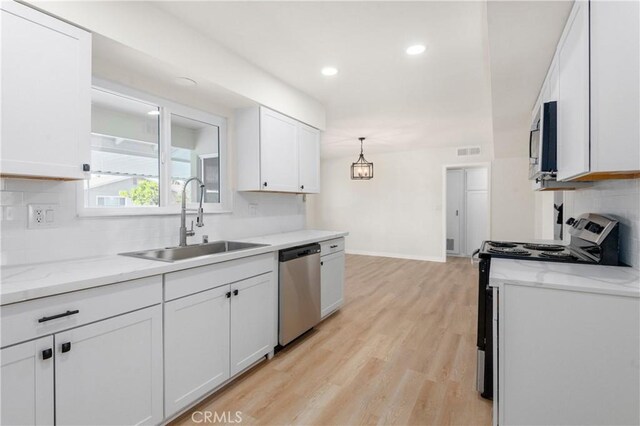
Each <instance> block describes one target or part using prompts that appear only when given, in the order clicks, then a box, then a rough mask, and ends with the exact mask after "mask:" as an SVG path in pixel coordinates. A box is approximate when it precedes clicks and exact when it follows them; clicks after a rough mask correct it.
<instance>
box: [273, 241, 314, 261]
mask: <svg viewBox="0 0 640 426" xmlns="http://www.w3.org/2000/svg"><path fill="white" fill-rule="evenodd" d="M316 253H320V244H317V243H316V244H308V245H305V246H300V247H293V248H290V249H286V250H280V255H279V260H280V262H288V261H290V260H295V259H299V258H301V257H306V256H311V255H313V254H316Z"/></svg>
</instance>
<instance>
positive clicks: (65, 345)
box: [61, 342, 71, 353]
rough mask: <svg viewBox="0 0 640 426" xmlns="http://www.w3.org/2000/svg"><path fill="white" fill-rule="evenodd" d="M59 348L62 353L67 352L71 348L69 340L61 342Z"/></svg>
mask: <svg viewBox="0 0 640 426" xmlns="http://www.w3.org/2000/svg"><path fill="white" fill-rule="evenodd" d="M61 348H62V352H63V353H64V352H69V351H70V350H71V342H67V343H63V344H62V346H61Z"/></svg>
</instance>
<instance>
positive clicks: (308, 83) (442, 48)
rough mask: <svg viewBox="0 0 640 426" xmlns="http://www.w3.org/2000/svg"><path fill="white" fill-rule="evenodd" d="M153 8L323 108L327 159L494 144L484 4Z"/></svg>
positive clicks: (253, 4) (188, 5)
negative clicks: (327, 71)
mask: <svg viewBox="0 0 640 426" xmlns="http://www.w3.org/2000/svg"><path fill="white" fill-rule="evenodd" d="M154 4H155V5H156V6H157V7H159V8H162V9H164V10H165V11H167V12H169V13H171V14H173V15H174V16H176V17H178V18H179V19H181V20H182V21H184V22H186V23H188V24H189V25H190V26H191V27H193V28H195V29H197V30H199V31H201V32H203V33H205V34H207V35H208V36H209V37H210V38H212V39H214V40H215V41H217V42H219V43H220V44H222V45H223V46H226V47H227V48H228V49H229V50H231V51H233V52H235V53H237V54H239V55H240V56H242V57H244V58H245V59H247V60H249V61H251V62H253V63H254V64H256V65H257V66H259V67H260V68H263V69H264V70H266V71H267V72H269V73H271V74H272V75H274V76H276V77H278V78H280V79H281V80H283V81H284V82H286V83H289V84H290V85H292V86H294V87H296V88H298V89H300V90H302V91H304V92H305V93H308V94H309V95H311V96H313V97H315V98H316V99H318V100H319V101H321V102H322V103H323V104H324V105H325V107H326V109H327V131H326V132H325V134H324V136H323V146H322V150H323V155H324V156H325V157H327V156H341V155H354V156H355V155H357V153H358V150H359V143H358V141H357V138H358V137H359V136H365V137H367V141H366V142H365V151H366V152H367V153H368V154H371V153H375V152H382V151H396V150H408V149H419V148H423V147H441V146H462V145H486V146H490V144H491V141H492V121H491V88H490V76H489V57H488V48H487V29H486V22H487V21H486V15H485V13H486V4H485V3H484V2H478V1H476V2H184V1H181V2H157V3H154ZM415 43H424V44H426V46H427V51H426V52H425V54H423V55H421V56H417V57H411V56H408V55H407V54H406V53H405V49H406V47H407V46H409V45H412V44H415ZM326 65H332V66H335V67H337V68H338V69H339V74H338V75H337V76H335V77H330V78H328V77H325V76H322V75H321V74H320V69H321V68H322V67H323V66H326Z"/></svg>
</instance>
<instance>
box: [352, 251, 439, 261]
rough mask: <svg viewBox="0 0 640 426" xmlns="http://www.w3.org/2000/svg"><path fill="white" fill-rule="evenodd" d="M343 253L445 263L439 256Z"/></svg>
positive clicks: (377, 252)
mask: <svg viewBox="0 0 640 426" xmlns="http://www.w3.org/2000/svg"><path fill="white" fill-rule="evenodd" d="M345 253H347V254H357V255H360V256H376V257H391V258H393V259H407V260H422V261H425V262H440V263H444V262H446V261H447V258H446V257H441V256H440V257H439V256H414V255H411V254H402V253H389V252H381V251H365V250H345Z"/></svg>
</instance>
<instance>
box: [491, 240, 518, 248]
mask: <svg viewBox="0 0 640 426" xmlns="http://www.w3.org/2000/svg"><path fill="white" fill-rule="evenodd" d="M489 245H491V246H493V247H502V248H512V247H515V246H516V245H517V244H515V243H507V242H504V241H489Z"/></svg>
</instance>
